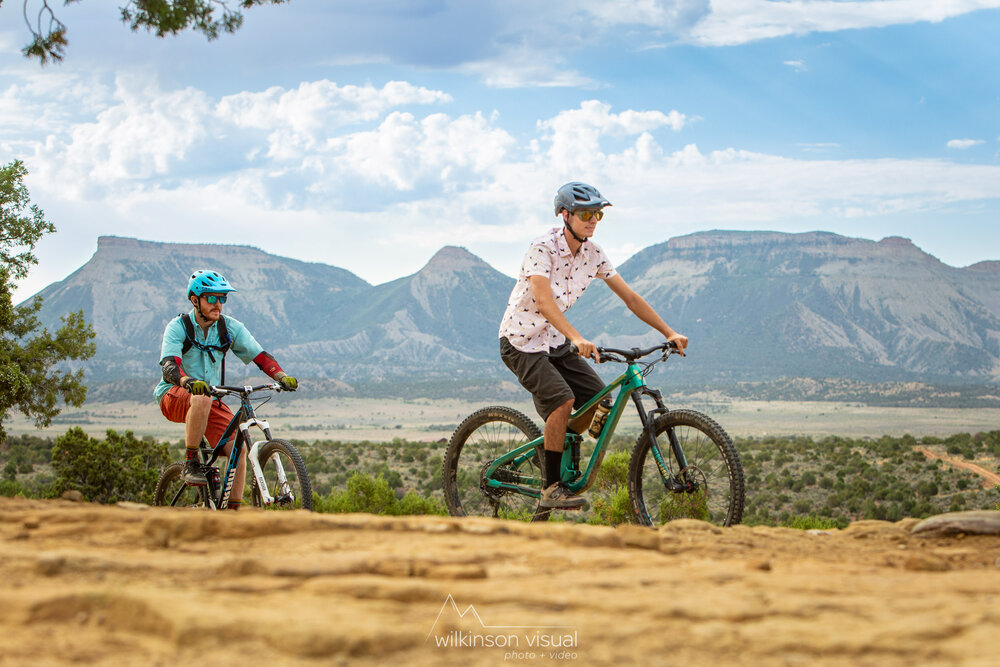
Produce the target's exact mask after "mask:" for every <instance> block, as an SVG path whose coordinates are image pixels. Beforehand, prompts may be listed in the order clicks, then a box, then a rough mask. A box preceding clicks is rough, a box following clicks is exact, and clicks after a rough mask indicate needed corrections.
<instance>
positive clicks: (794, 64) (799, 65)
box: [784, 60, 807, 72]
mask: <svg viewBox="0 0 1000 667" xmlns="http://www.w3.org/2000/svg"><path fill="white" fill-rule="evenodd" d="M784 64H785V65H788V66H789V67H791V68H792V69H794V70H795V71H796V72H805V71H807V68H806V64H805V63H804V62H802V61H801V60H786V61H785V62H784Z"/></svg>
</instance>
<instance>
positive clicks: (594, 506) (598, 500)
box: [587, 486, 635, 526]
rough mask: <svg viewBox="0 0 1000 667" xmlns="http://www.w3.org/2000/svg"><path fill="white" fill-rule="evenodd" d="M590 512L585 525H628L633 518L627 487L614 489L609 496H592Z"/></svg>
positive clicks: (633, 513)
mask: <svg viewBox="0 0 1000 667" xmlns="http://www.w3.org/2000/svg"><path fill="white" fill-rule="evenodd" d="M591 510H592V512H593V513H592V514H591V516H590V518H589V519H587V523H592V524H599V525H604V526H617V525H618V524H620V523H630V522H631V521H633V519H634V518H635V512H634V511H633V509H632V502H631V501H630V500H629V497H628V487H627V486H619V487H615V488H614V490H613V491H612V492H611V493H610V494H594V499H593V502H592V503H591Z"/></svg>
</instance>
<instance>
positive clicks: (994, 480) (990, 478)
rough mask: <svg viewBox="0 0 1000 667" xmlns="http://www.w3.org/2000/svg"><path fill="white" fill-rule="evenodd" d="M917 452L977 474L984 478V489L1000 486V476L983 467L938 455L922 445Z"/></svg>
mask: <svg viewBox="0 0 1000 667" xmlns="http://www.w3.org/2000/svg"><path fill="white" fill-rule="evenodd" d="M917 451H918V452H920V453H921V454H923V455H924V456H926V457H927V458H929V459H940V460H941V461H944V462H945V463H947V464H949V465H953V466H955V467H956V468H964V469H965V470H970V471H972V472H974V473H976V474H977V475H979V476H980V477H982V478H983V488H984V489H992V488H993V487H995V486H1000V475H998V474H997V473H995V472H990V471H989V470H987V469H986V468H983V467H982V466H977V465H976V464H975V463H969V462H968V461H963V460H962V459H958V458H954V457H951V456H945V455H944V454H938V453H937V452H935V451H932V450H930V449H929V448H927V447H924V446H922V445H921V446H918V447H917Z"/></svg>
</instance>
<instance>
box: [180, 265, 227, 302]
mask: <svg viewBox="0 0 1000 667" xmlns="http://www.w3.org/2000/svg"><path fill="white" fill-rule="evenodd" d="M235 291H236V288H235V287H233V286H232V285H230V284H229V282H228V281H227V280H226V279H225V278H223V277H222V274H220V273H216V272H215V271H205V270H198V271H195V272H194V273H192V274H191V280H190V281H189V282H188V296H191V295H192V294H193V295H195V296H201V295H202V294H205V293H206V292H208V293H225V292H235Z"/></svg>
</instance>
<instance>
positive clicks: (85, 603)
mask: <svg viewBox="0 0 1000 667" xmlns="http://www.w3.org/2000/svg"><path fill="white" fill-rule="evenodd" d="M916 524H917V522H916V521H915V520H905V521H903V522H899V523H895V524H893V523H886V522H878V521H861V522H857V523H854V524H852V525H851V526H849V527H848V528H847V529H845V530H842V531H838V530H831V531H798V530H791V529H782V528H767V527H753V528H751V527H746V526H737V527H733V528H727V529H721V528H717V527H714V526H710V525H708V524H704V523H701V522H697V521H677V522H673V523H671V524H669V525H667V526H665V527H663V528H661V529H659V530H658V531H654V530H652V529H648V530H646V529H641V528H637V527H634V526H628V527H621V528H619V529H617V530H616V529H612V528H601V527H593V526H578V525H572V524H567V523H551V524H549V525H523V524H517V523H509V522H502V521H490V520H455V519H446V518H440V517H405V518H399V517H396V518H387V517H376V516H369V515H316V514H309V513H304V512H303V513H295V514H284V515H274V514H268V513H263V512H254V511H244V512H240V513H239V514H238V515H233V514H230V513H226V514H223V513H218V514H214V513H208V512H204V511H199V510H172V509H168V508H148V507H145V506H139V505H129V506H126V507H102V506H96V505H91V504H86V503H73V502H67V501H63V500H55V501H31V500H24V499H0V558H2V561H3V563H4V572H5V576H4V577H3V580H2V581H0V600H2V601H3V603H2V604H0V664H10V665H15V664H16V665H21V664H33V665H39V664H41V665H61V664H70V663H73V664H109V665H110V664H114V665H168V664H169V665H172V664H184V663H190V662H192V661H198V662H203V663H205V664H207V663H208V662H212V663H220V664H234V663H236V662H237V661H239V660H248V661H252V662H254V663H260V664H271V665H313V664H315V665H331V664H334V665H336V664H351V665H354V664H361V665H365V664H371V665H375V664H387V663H391V664H397V665H469V664H473V665H476V664H484V665H485V664H498V663H504V664H581V665H582V664H587V665H591V664H609V665H610V664H626V665H627V664H637V665H638V664H642V665H653V664H673V665H682V664H683V665H730V664H735V665H743V664H745V665H762V664H767V665H797V664H802V665H907V666H911V665H915V664H919V665H924V664H945V665H947V664H956V665H958V664H961V665H994V664H996V651H995V648H994V644H993V641H992V640H993V639H994V636H995V634H996V628H997V627H998V623H1000V536H998V535H996V534H989V535H972V534H966V533H957V534H948V535H943V534H940V533H932V534H929V535H928V534H926V533H925V534H922V533H911V532H910V531H911V529H912V528H913V527H914V525H916ZM472 611H474V613H470V612H472ZM476 637H478V638H479V639H478V640H477V639H475V638H476ZM541 637H545V638H546V641H548V642H549V643H552V644H554V643H556V642H559V643H561V644H562V646H559V647H556V648H545V649H539V648H538V647H537V646H536V647H531V646H527V645H526V644H527V642H529V641H532V640H533V641H536V642H538V641H542V640H541V639H540V638H541ZM463 638H465V640H471V641H480V642H481V643H482V644H484V643H486V642H487V641H488V640H489V639H490V638H492V640H493V643H494V644H499V643H501V641H505V642H507V644H508V645H506V646H492V647H490V646H485V645H482V644H480V645H476V646H472V647H468V646H466V647H463V646H441V645H439V643H440V641H441V640H442V639H443V640H445V642H447V641H451V640H453V641H454V642H455V643H459V644H461V643H462V641H463ZM514 642H518V643H519V645H518V646H517V647H516V649H515V647H514V646H513V645H512V644H513V643H514Z"/></svg>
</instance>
